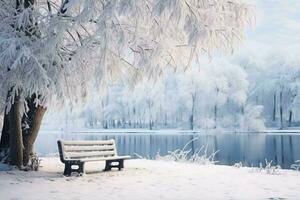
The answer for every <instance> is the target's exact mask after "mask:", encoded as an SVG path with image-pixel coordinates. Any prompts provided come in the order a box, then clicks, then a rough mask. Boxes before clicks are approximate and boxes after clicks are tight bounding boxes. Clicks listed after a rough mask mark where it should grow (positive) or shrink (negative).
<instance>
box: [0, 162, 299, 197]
mask: <svg viewBox="0 0 300 200" xmlns="http://www.w3.org/2000/svg"><path fill="white" fill-rule="evenodd" d="M125 165H126V166H125V169H124V170H123V171H111V172H102V171H101V169H102V168H103V167H104V163H103V162H99V163H97V162H94V163H88V164H87V165H86V170H87V174H85V175H84V176H82V177H76V176H72V177H64V176H63V175H62V171H63V164H62V163H60V161H59V160H58V158H43V159H42V168H41V170H40V171H38V172H22V171H0V199H1V200H27V199H28V200H48V199H49V200H54V199H56V200H64V199H69V200H82V199H84V200H99V199H102V200H106V199H110V200H114V199H116V200H120V199H122V200H135V199H136V200H148V199H149V200H156V199H164V200H179V199H182V200H187V199H189V200H192V199H193V200H195V199H239V200H240V199H295V200H296V199H300V189H299V188H300V173H299V172H296V171H291V170H279V171H277V173H276V174H273V175H272V174H267V173H266V172H265V171H262V172H258V171H256V170H253V169H251V168H235V167H230V166H217V165H196V164H189V163H175V162H171V161H150V160H129V161H126V162H125Z"/></svg>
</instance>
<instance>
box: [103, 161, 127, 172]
mask: <svg viewBox="0 0 300 200" xmlns="http://www.w3.org/2000/svg"><path fill="white" fill-rule="evenodd" d="M114 162H117V163H118V164H117V165H113V164H112V163H114ZM111 168H118V169H119V170H121V169H123V168H124V159H118V160H106V161H105V169H104V171H110V170H111Z"/></svg>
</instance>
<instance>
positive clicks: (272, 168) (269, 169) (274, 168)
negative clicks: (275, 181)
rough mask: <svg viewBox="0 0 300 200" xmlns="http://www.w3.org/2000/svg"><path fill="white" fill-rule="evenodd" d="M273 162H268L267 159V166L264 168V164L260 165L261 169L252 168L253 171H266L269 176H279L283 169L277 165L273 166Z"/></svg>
mask: <svg viewBox="0 0 300 200" xmlns="http://www.w3.org/2000/svg"><path fill="white" fill-rule="evenodd" d="M272 162H273V161H272V160H271V161H268V160H267V159H265V164H266V166H265V167H264V166H263V164H262V163H259V167H258V168H254V167H253V166H252V171H254V172H263V171H265V172H266V173H267V174H278V170H280V169H281V167H280V165H276V166H272Z"/></svg>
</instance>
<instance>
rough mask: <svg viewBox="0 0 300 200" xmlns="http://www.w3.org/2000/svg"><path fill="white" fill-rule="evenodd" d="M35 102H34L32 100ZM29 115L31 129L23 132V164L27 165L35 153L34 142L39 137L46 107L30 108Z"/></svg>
mask: <svg viewBox="0 0 300 200" xmlns="http://www.w3.org/2000/svg"><path fill="white" fill-rule="evenodd" d="M32 103H33V102H32ZM30 109H31V110H29V112H28V114H27V116H28V118H30V120H31V121H30V125H29V129H27V130H26V131H25V132H23V143H24V152H23V165H24V166H27V165H28V163H29V160H30V158H31V156H32V155H33V144H34V143H35V140H36V138H37V135H38V132H39V130H40V127H41V123H42V119H43V117H44V114H45V112H46V108H43V107H41V106H38V107H35V106H34V105H33V107H31V108H30Z"/></svg>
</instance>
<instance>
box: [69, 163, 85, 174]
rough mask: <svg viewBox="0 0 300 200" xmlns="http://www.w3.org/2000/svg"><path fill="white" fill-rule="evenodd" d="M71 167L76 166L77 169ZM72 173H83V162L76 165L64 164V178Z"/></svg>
mask: <svg viewBox="0 0 300 200" xmlns="http://www.w3.org/2000/svg"><path fill="white" fill-rule="evenodd" d="M73 165H77V166H78V169H72V166H73ZM72 172H77V173H79V174H83V173H84V162H78V163H65V171H64V175H65V176H71V174H72Z"/></svg>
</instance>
